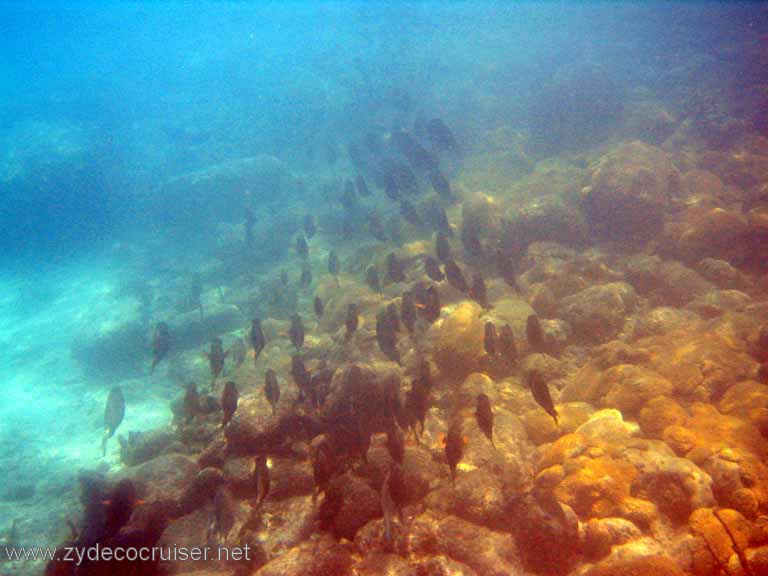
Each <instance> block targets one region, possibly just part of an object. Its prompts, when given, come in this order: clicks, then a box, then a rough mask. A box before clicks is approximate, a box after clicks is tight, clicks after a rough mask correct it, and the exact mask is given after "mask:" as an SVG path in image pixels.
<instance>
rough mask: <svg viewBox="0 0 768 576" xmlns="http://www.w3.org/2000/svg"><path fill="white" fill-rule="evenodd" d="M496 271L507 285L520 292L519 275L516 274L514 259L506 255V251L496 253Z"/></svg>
mask: <svg viewBox="0 0 768 576" xmlns="http://www.w3.org/2000/svg"><path fill="white" fill-rule="evenodd" d="M496 271H497V272H498V273H499V276H501V278H502V279H503V280H504V282H506V283H507V285H508V286H510V287H511V288H513V289H514V290H516V291H518V292H519V291H520V288H519V286H518V285H517V275H516V273H515V264H514V262H513V261H512V258H510V257H509V256H507V255H505V254H504V251H503V250H501V249H499V250H497V251H496Z"/></svg>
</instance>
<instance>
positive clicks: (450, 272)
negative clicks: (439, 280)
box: [445, 260, 469, 293]
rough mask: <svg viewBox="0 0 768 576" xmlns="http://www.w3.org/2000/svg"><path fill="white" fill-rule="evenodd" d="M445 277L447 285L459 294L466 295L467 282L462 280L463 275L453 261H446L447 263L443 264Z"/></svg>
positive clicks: (467, 289)
mask: <svg viewBox="0 0 768 576" xmlns="http://www.w3.org/2000/svg"><path fill="white" fill-rule="evenodd" d="M445 277H446V278H448V284H450V285H451V286H453V287H454V288H456V290H458V291H459V292H464V293H466V292H468V291H469V287H468V286H467V281H466V280H465V279H464V274H463V273H462V272H461V268H459V265H458V264H456V262H455V261H454V260H448V262H446V263H445Z"/></svg>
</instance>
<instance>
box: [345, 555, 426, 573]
mask: <svg viewBox="0 0 768 576" xmlns="http://www.w3.org/2000/svg"><path fill="white" fill-rule="evenodd" d="M355 574H359V575H360V576H376V575H381V576H389V575H392V574H398V575H400V574H402V575H403V576H419V569H418V567H416V566H414V565H413V563H412V562H411V561H409V560H406V559H405V558H403V557H401V556H398V555H397V554H387V553H384V552H373V553H371V554H367V555H366V556H365V557H364V558H363V559H362V560H361V561H360V562H357V563H356V564H355Z"/></svg>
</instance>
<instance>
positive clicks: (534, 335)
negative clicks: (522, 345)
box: [525, 314, 544, 352]
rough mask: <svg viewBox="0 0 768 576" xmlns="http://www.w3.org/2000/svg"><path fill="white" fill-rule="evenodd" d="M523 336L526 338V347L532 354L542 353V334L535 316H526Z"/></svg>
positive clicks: (537, 318)
mask: <svg viewBox="0 0 768 576" xmlns="http://www.w3.org/2000/svg"><path fill="white" fill-rule="evenodd" d="M525 336H526V337H527V338H528V345H529V346H530V347H531V350H533V351H534V352H543V351H544V332H543V331H542V330H541V322H539V317H538V316H536V314H531V315H530V316H528V320H526V321H525Z"/></svg>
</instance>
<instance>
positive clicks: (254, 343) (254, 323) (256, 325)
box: [250, 318, 267, 363]
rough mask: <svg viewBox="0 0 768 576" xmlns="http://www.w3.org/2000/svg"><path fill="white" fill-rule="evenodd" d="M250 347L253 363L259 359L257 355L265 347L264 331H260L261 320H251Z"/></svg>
mask: <svg viewBox="0 0 768 576" xmlns="http://www.w3.org/2000/svg"><path fill="white" fill-rule="evenodd" d="M250 339H251V347H252V348H253V362H254V363H256V362H257V361H258V359H259V354H261V351H262V350H264V347H265V346H266V345H267V338H266V337H265V336H264V330H262V329H261V318H254V319H253V320H251V335H250Z"/></svg>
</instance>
